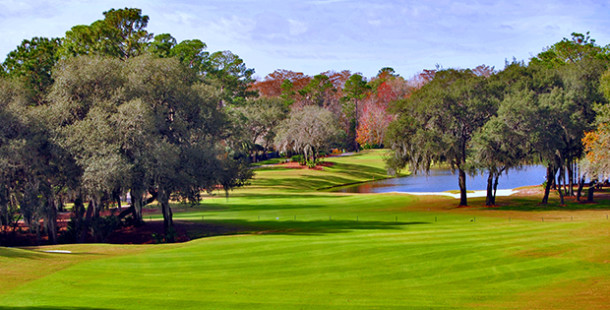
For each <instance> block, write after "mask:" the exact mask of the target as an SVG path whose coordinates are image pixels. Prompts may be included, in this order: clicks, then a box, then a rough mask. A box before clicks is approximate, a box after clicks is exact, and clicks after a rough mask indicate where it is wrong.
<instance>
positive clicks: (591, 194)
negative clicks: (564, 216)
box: [587, 180, 595, 202]
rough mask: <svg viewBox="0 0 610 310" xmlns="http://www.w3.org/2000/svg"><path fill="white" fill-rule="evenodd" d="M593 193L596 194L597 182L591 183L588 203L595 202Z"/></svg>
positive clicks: (592, 181)
mask: <svg viewBox="0 0 610 310" xmlns="http://www.w3.org/2000/svg"><path fill="white" fill-rule="evenodd" d="M593 192H595V181H594V180H591V183H589V192H588V193H587V202H593Z"/></svg>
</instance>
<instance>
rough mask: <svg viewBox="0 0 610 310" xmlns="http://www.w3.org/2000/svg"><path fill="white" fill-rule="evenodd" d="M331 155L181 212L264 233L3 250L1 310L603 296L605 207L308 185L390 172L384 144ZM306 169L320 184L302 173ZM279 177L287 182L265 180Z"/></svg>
mask: <svg viewBox="0 0 610 310" xmlns="http://www.w3.org/2000/svg"><path fill="white" fill-rule="evenodd" d="M375 157H376V158H377V159H375ZM335 160H336V161H337V162H338V164H336V165H335V166H333V167H332V168H329V169H327V170H326V171H311V170H285V169H284V170H282V169H279V170H271V169H267V170H264V171H259V173H258V175H257V178H256V179H255V180H254V181H253V184H252V187H251V188H248V189H245V190H240V191H237V192H236V193H235V195H234V196H232V197H230V198H229V199H228V200H225V199H224V198H213V199H206V200H205V201H204V202H203V204H202V206H200V207H196V208H192V209H186V210H185V211H188V212H181V213H177V214H176V215H175V216H176V218H178V219H180V218H183V219H190V220H201V216H204V217H205V218H204V220H205V222H215V223H220V224H229V225H239V226H240V227H243V229H244V230H245V231H252V232H264V233H263V234H251V235H237V236H225V237H214V238H204V239H199V240H196V241H192V242H188V243H183V244H167V245H156V246H109V245H64V246H60V247H52V248H53V249H55V248H61V249H69V250H72V251H74V252H75V254H47V253H45V254H41V253H37V252H33V251H28V250H20V249H3V248H0V279H2V281H0V283H2V284H0V309H2V308H3V307H7V308H8V307H24V308H28V307H33V308H36V309H41V308H45V307H51V308H53V307H55V308H66V307H72V308H108V309H116V308H132V309H139V308H152V309H155V308H159V309H165V308H178V307H180V308H186V309H189V308H190V309H201V308H211V309H230V308H235V309H243V308H248V309H249V308H265V309H329V308H330V309H350V308H351V309H358V308H360V309H375V308H377V309H391V308H405V307H423V308H431V307H459V308H470V307H473V306H482V307H494V308H495V307H518V308H524V307H525V308H527V307H529V308H548V307H561V308H574V309H578V308H595V307H598V308H603V307H604V306H606V305H607V302H608V297H607V296H608V292H609V291H610V287H609V284H610V283H609V281H608V279H609V278H610V268H608V254H610V245H609V244H610V242H608V241H609V240H610V229H609V224H608V222H607V221H606V220H605V217H603V214H605V213H604V212H607V211H578V212H572V213H570V214H576V215H577V217H576V220H575V221H571V220H570V221H568V220H566V218H563V219H557V218H555V220H554V221H548V220H547V221H545V222H542V221H538V220H537V219H538V216H539V215H540V214H543V215H547V214H548V215H549V216H551V214H556V213H557V212H559V211H550V212H537V213H536V215H535V216H534V217H528V216H523V215H522V214H523V212H518V211H513V210H507V211H479V210H476V209H458V210H456V209H453V205H454V204H455V200H452V199H449V198H444V197H435V198H431V197H411V196H401V195H346V194H334V193H320V192H313V191H311V190H312V189H315V188H322V187H327V186H329V184H333V185H334V184H335V183H336V182H335V181H332V180H334V179H333V178H337V180H338V179H349V180H354V181H358V180H362V179H366V178H369V179H370V178H372V176H371V174H373V175H376V173H377V171H378V170H377V169H381V164H380V161H379V153H378V152H375V153H368V154H365V155H360V156H356V157H352V158H349V157H346V158H337V159H333V161H335ZM329 161H330V160H329ZM367 164H368V166H366V165H367ZM342 165H346V166H348V167H350V168H354V170H357V171H356V172H355V174H350V172H349V169H344V168H342ZM343 167H345V166H343ZM333 168H334V169H335V170H332V169H333ZM363 173H365V175H362V174H363ZM299 175H308V176H311V177H312V180H314V181H312V182H299V181H298V180H299ZM325 175H326V176H328V177H331V178H328V179H330V180H331V181H328V180H326V179H324V178H323V177H324V176H325ZM286 179H294V181H287V180H286ZM272 182H277V185H278V186H280V187H274V188H269V187H268V186H269V185H270V183H272ZM295 182H296V183H295ZM509 216H510V217H512V220H510V221H509V220H508V219H507V217H509ZM475 217H476V218H475ZM516 218H519V219H516ZM47 248H48V247H47ZM19 275H22V276H23V277H22V278H20V280H18V279H17V277H18V276H19ZM5 279H9V280H10V281H11V283H13V284H10V285H7V284H6V283H7V282H5V281H4V280H5ZM13 281H16V282H13ZM557 292H559V293H560V294H561V295H558V294H557Z"/></svg>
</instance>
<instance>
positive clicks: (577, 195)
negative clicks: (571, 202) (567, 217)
mask: <svg viewBox="0 0 610 310" xmlns="http://www.w3.org/2000/svg"><path fill="white" fill-rule="evenodd" d="M583 187H585V174H583V175H582V177H581V178H580V180H578V191H577V192H576V200H578V201H580V197H581V196H582V189H583Z"/></svg>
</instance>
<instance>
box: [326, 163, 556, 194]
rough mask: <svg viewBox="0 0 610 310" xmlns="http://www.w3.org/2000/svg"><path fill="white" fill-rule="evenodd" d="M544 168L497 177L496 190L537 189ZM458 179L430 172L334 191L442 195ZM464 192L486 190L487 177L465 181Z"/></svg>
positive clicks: (443, 172) (442, 171)
mask: <svg viewBox="0 0 610 310" xmlns="http://www.w3.org/2000/svg"><path fill="white" fill-rule="evenodd" d="M545 176H546V168H545V167H544V166H526V167H523V168H521V169H520V170H510V171H509V172H508V174H503V175H502V176H500V179H499V181H498V190H501V189H513V188H516V187H521V186H527V185H538V184H542V183H543V182H544V179H545ZM458 189H459V186H458V176H457V171H456V173H455V174H453V173H452V172H451V170H450V169H432V170H430V174H429V175H425V174H423V175H411V176H407V177H401V178H392V179H385V180H379V181H372V182H367V183H361V184H358V185H353V186H347V187H343V188H340V189H337V191H338V192H343V193H388V192H407V193H422V192H444V191H453V190H458ZM466 189H467V190H469V191H471V190H486V189H487V176H481V175H477V176H475V177H471V176H467V177H466Z"/></svg>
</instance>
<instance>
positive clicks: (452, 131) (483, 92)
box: [0, 8, 610, 243]
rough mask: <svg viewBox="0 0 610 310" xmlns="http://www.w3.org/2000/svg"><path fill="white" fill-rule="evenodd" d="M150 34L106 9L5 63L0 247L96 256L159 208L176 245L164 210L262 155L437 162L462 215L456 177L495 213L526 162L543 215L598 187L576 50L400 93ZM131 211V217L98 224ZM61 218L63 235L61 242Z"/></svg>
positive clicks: (598, 55) (600, 72) (591, 111)
mask: <svg viewBox="0 0 610 310" xmlns="http://www.w3.org/2000/svg"><path fill="white" fill-rule="evenodd" d="M148 21H149V19H148V16H146V15H142V12H141V10H139V9H132V8H125V9H112V10H109V11H107V12H104V18H103V19H101V20H98V21H95V22H93V23H92V24H90V25H78V26H74V27H72V28H71V29H70V30H69V31H67V32H66V34H65V37H63V38H51V39H49V38H41V37H36V38H32V39H30V40H24V41H23V42H22V44H21V45H19V46H18V47H17V48H16V49H15V50H14V51H12V52H10V53H9V54H8V56H7V58H6V59H5V61H4V62H3V63H2V70H0V128H1V129H0V183H1V184H2V185H1V187H0V218H1V223H2V234H0V236H2V238H3V239H2V240H8V239H6V236H7V235H8V234H9V232H15V230H16V227H17V226H18V223H19V222H20V221H24V222H25V224H26V225H27V226H28V227H29V229H30V231H34V232H35V233H36V234H37V235H39V236H43V235H44V236H47V238H48V242H50V243H55V242H58V241H64V242H83V241H85V240H88V239H91V238H93V240H97V241H103V239H104V237H105V236H106V235H107V234H108V233H109V232H110V231H112V229H114V228H116V227H117V226H118V225H141V224H142V223H143V216H142V210H143V207H144V206H145V205H147V204H149V203H152V202H154V201H157V203H158V205H159V206H160V208H161V211H162V213H163V218H164V228H165V238H166V240H167V241H172V239H173V237H174V229H173V221H172V209H171V207H170V201H178V200H179V201H184V202H197V201H198V200H199V199H200V195H201V193H202V192H205V191H208V192H210V191H212V190H214V189H223V190H224V191H225V192H226V193H227V194H228V192H229V191H230V190H231V189H232V188H235V187H238V186H242V185H244V184H246V183H247V182H248V179H250V178H251V177H252V170H251V169H249V163H250V162H252V161H257V160H259V159H262V158H265V157H266V156H268V154H270V152H274V153H277V152H281V153H283V154H284V155H286V156H289V155H291V154H300V156H301V158H302V161H303V163H304V164H309V165H316V164H317V162H318V159H319V157H320V156H321V155H323V154H325V153H328V152H329V151H330V150H331V149H332V148H338V149H344V150H348V151H357V150H359V149H361V148H370V147H389V148H391V149H392V150H393V156H392V157H390V158H389V159H388V162H387V165H388V168H389V169H390V170H391V171H397V170H400V169H404V168H405V167H406V166H407V165H408V167H409V169H411V170H412V171H415V172H418V171H419V172H425V171H428V170H429V169H430V167H431V166H432V165H433V164H440V163H443V162H447V163H449V164H450V165H451V167H452V168H454V169H456V170H457V171H458V178H459V185H460V190H461V193H462V195H461V196H462V197H461V200H460V204H464V205H465V204H467V200H466V195H465V193H466V184H465V176H466V174H475V173H486V174H487V175H488V197H487V204H490V205H491V204H494V203H495V192H494V191H495V188H497V185H498V177H499V176H500V175H501V174H503V173H507V172H508V171H509V170H510V169H517V168H519V167H521V166H523V165H526V164H532V163H537V164H544V165H546V166H547V182H546V187H545V198H544V200H543V202H544V203H546V202H547V201H548V195H549V191H550V189H551V188H552V187H553V186H555V188H559V190H558V191H559V193H560V196H561V198H562V199H563V194H566V195H572V194H573V186H572V185H573V184H575V183H579V184H580V188H579V190H578V191H577V194H580V189H582V186H583V183H584V181H585V177H588V178H590V179H596V178H600V177H601V176H602V175H604V174H607V172H608V166H609V165H608V155H607V154H608V147H607V146H608V142H607V141H608V138H609V134H608V133H609V132H610V131H609V130H608V117H609V115H610V114H609V112H608V108H607V104H606V103H607V99H606V98H607V97H604V93H605V94H606V96H610V73H608V71H607V69H608V59H609V56H608V55H609V52H608V48H607V47H600V46H598V45H597V44H595V41H594V40H592V39H591V38H590V37H589V36H588V34H587V35H582V34H573V36H572V38H571V39H564V40H562V41H561V42H558V43H556V44H555V45H553V46H551V47H549V48H548V49H546V50H544V51H543V52H542V53H539V54H538V55H537V56H536V57H534V58H532V59H531V60H530V61H529V63H528V64H525V63H524V62H517V61H513V62H511V63H507V65H506V67H505V68H504V69H503V70H501V71H496V70H495V69H494V68H491V67H489V66H485V65H481V66H479V67H476V68H474V69H463V70H462V69H442V68H436V69H434V70H423V71H422V72H421V73H419V74H416V75H415V76H413V77H411V78H408V79H406V78H403V77H401V76H400V75H398V74H397V73H396V72H395V71H394V70H393V69H392V68H390V67H385V68H382V69H380V70H379V72H378V74H377V75H376V76H374V77H371V78H365V77H364V76H363V75H362V74H359V73H352V72H350V71H347V70H346V71H341V72H335V71H327V72H323V73H320V74H318V75H315V76H308V75H305V74H303V73H300V72H294V71H290V70H276V71H275V72H273V73H271V74H269V75H267V76H266V77H265V78H262V79H255V78H254V77H253V75H254V70H253V69H251V68H248V67H247V66H246V65H245V63H244V61H243V60H242V59H241V58H240V57H239V56H237V55H235V54H234V53H232V52H230V51H219V52H214V53H210V52H208V51H206V49H207V47H206V45H205V43H203V42H202V41H200V40H198V39H192V40H184V41H181V42H177V40H176V39H175V38H174V37H172V36H171V34H168V33H164V34H158V35H153V34H152V33H149V32H148V31H147V30H146V27H147V24H148ZM561 185H563V191H562V189H561ZM589 193H592V189H591V190H590V191H589ZM126 195H129V198H130V203H129V207H128V208H125V209H120V210H122V212H120V213H118V214H114V213H113V215H112V216H104V215H103V214H104V213H103V212H104V211H105V210H108V208H109V207H110V206H111V205H116V206H119V207H120V206H121V202H122V201H123V200H124V198H125V197H126ZM68 203H70V204H72V206H71V217H72V219H71V221H70V223H69V225H68V229H67V230H66V231H64V232H63V233H62V234H61V236H58V227H57V216H58V211H61V210H64V209H65V205H66V204H68ZM60 238H61V239H62V240H59V239H60Z"/></svg>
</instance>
